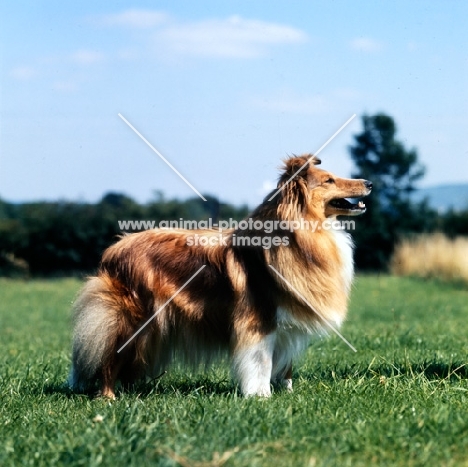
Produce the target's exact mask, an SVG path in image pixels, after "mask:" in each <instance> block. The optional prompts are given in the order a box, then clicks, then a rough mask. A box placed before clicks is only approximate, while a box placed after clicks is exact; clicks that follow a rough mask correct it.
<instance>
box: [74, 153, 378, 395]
mask: <svg viewBox="0 0 468 467" xmlns="http://www.w3.org/2000/svg"><path fill="white" fill-rule="evenodd" d="M309 158H310V163H309V164H308V165H306V166H305V167H303V169H302V170H301V171H300V172H299V173H298V174H297V176H296V177H294V178H293V179H292V180H291V181H290V182H288V180H289V179H290V178H291V177H292V175H293V174H294V173H295V172H296V171H297V170H299V168H301V167H302V166H303V165H304V164H305V163H306V162H307V161H308V160H309ZM319 162H320V161H318V160H317V159H314V158H311V156H310V155H306V156H301V157H292V158H289V159H288V160H286V161H285V166H284V168H283V172H282V175H281V176H280V179H279V182H278V187H279V188H283V189H282V191H281V192H280V193H279V194H278V195H277V196H276V197H274V198H273V199H272V200H271V201H269V200H268V198H269V197H270V196H271V195H272V194H273V193H274V192H272V193H271V194H270V195H269V196H267V197H266V198H265V200H264V202H263V203H262V204H261V205H260V206H259V207H258V208H257V209H256V210H255V211H254V212H253V213H252V215H251V216H250V217H251V218H252V219H253V220H254V221H255V220H261V221H266V220H279V221H293V220H300V219H301V218H302V219H305V220H311V221H319V222H323V221H324V220H325V219H326V218H327V217H336V215H339V214H340V212H339V211H338V212H337V211H336V209H334V208H333V206H332V205H331V204H330V201H331V200H332V199H338V198H344V197H358V196H365V195H367V194H368V193H369V192H370V189H369V186H370V185H369V182H366V181H365V180H348V179H341V178H337V177H335V176H334V175H333V174H330V173H329V172H325V171H323V170H320V169H318V168H316V167H315V166H314V165H315V164H318V163H319ZM330 180H333V183H332V182H331V181H330ZM275 191H276V190H275ZM196 233H198V234H199V235H205V236H211V235H212V236H218V235H219V232H217V231H196V232H194V231H189V230H150V231H145V232H141V233H136V234H131V235H127V236H124V237H123V238H122V239H121V240H119V241H118V242H117V243H116V244H114V245H113V246H111V247H110V248H108V249H107V250H106V251H105V252H104V254H103V257H102V261H101V264H100V267H99V270H98V274H97V276H96V277H92V278H90V279H89V280H88V282H87V283H86V284H85V286H84V287H83V289H82V291H81V292H80V294H79V296H78V298H77V300H76V302H75V304H74V325H75V328H74V338H73V355H72V369H71V372H70V378H69V383H70V386H71V387H72V388H73V389H75V390H84V389H86V388H89V387H91V386H92V385H93V384H94V382H96V381H99V382H100V383H101V393H102V394H103V395H105V396H108V397H114V388H115V383H116V381H117V380H121V381H122V382H123V383H131V382H133V381H135V380H136V379H137V378H140V377H143V376H145V375H157V374H159V373H160V372H161V371H163V370H164V369H165V368H166V367H167V366H169V365H170V364H171V362H173V361H174V359H175V358H177V359H179V360H182V361H183V362H185V363H187V364H190V365H195V366H196V365H199V364H200V363H210V362H211V361H212V360H213V359H215V358H216V357H217V356H219V355H220V354H223V353H227V354H229V355H230V358H231V363H232V371H233V374H234V377H235V378H236V379H237V380H238V382H239V384H240V387H241V390H242V392H243V393H244V394H245V395H246V396H249V395H258V396H269V395H270V393H271V390H270V382H272V381H273V382H274V381H278V382H280V383H281V384H282V385H283V386H284V387H285V388H287V389H288V390H291V389H292V382H291V368H292V361H293V360H294V359H295V358H296V357H297V355H298V354H300V353H301V352H302V351H303V350H304V349H305V348H306V347H307V344H308V342H309V340H310V338H311V336H312V335H313V334H314V333H316V332H320V330H321V329H323V328H324V327H325V326H324V323H323V321H322V320H321V318H319V316H317V314H316V313H315V312H314V310H317V311H318V312H319V313H320V314H321V315H322V316H323V317H325V319H326V320H327V321H330V323H332V324H333V325H334V326H339V325H340V324H341V323H342V321H343V320H344V318H345V316H346V311H347V302H348V295H349V290H350V286H351V281H352V277H353V261H352V242H351V239H350V237H349V236H348V234H347V233H345V232H344V231H340V230H325V229H322V230H317V231H315V232H311V231H308V230H296V231H294V232H289V231H275V232H272V233H270V234H267V233H265V232H263V231H258V230H252V231H228V232H224V234H223V235H224V239H225V241H226V243H227V246H225V245H222V244H219V245H217V246H200V245H198V246H189V243H190V242H189V239H190V237H193V235H194V234H196ZM236 235H241V236H259V235H261V236H270V237H274V236H278V235H279V236H280V237H284V236H286V237H287V239H288V245H283V244H281V245H278V246H274V245H273V246H272V247H271V248H270V249H264V248H262V247H261V246H258V247H254V246H250V247H242V246H238V245H237V244H236V243H235V241H234V237H235V236H236ZM202 265H205V268H204V269H203V270H202V271H201V272H200V273H199V274H198V275H197V276H196V277H195V278H194V279H193V280H192V281H191V282H190V283H189V284H188V285H187V286H186V287H185V288H184V289H183V290H182V291H181V292H180V293H179V294H178V295H176V296H175V297H174V299H173V300H172V301H171V302H170V303H169V304H168V305H167V306H166V307H164V309H163V310H162V311H160V312H159V313H157V314H156V316H155V317H154V319H153V320H152V321H150V323H149V324H148V325H147V326H146V327H145V328H144V330H143V331H142V332H141V333H139V334H138V335H137V337H135V338H134V339H133V340H132V341H131V342H130V343H129V344H128V345H127V346H126V347H125V348H124V349H123V350H122V351H121V352H117V350H118V349H120V348H121V347H122V345H124V344H125V343H126V342H127V341H128V340H129V339H130V338H131V337H132V336H133V335H134V334H135V333H136V332H137V331H138V330H139V329H140V327H141V326H142V325H143V324H144V323H145V322H146V321H147V320H148V319H150V318H151V317H152V316H154V315H155V313H156V311H157V310H159V309H160V308H161V307H162V305H163V304H164V303H165V302H166V301H167V300H168V299H169V298H171V297H172V296H173V295H174V294H175V293H176V292H177V291H178V290H179V289H180V288H181V286H182V285H183V284H184V283H185V282H186V281H187V280H188V279H189V278H190V277H191V276H192V275H193V274H194V273H195V272H196V271H197V270H198V269H199V268H200V267H201V266H202ZM269 265H271V266H273V267H274V268H275V269H276V270H277V271H278V272H279V273H280V274H281V275H282V276H283V277H284V278H285V279H286V280H287V281H288V282H289V283H290V284H291V285H292V288H290V287H289V286H288V285H287V284H286V283H285V282H284V281H283V280H282V279H281V278H279V277H278V276H277V275H276V274H275V273H274V272H273V271H272V270H271V269H270V268H269ZM300 295H302V296H303V297H304V298H306V299H307V301H308V303H309V304H311V305H312V308H313V309H311V308H310V307H309V306H308V305H307V304H305V303H304V302H303V300H302V299H301V297H300Z"/></svg>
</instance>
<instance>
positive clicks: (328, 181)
mask: <svg viewBox="0 0 468 467" xmlns="http://www.w3.org/2000/svg"><path fill="white" fill-rule="evenodd" d="M325 183H335V180H333V178H329V179H328V180H326V181H325Z"/></svg>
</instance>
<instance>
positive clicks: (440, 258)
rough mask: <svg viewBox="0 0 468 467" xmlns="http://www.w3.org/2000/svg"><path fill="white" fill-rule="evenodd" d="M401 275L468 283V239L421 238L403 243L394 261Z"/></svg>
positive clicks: (394, 270) (432, 236)
mask: <svg viewBox="0 0 468 467" xmlns="http://www.w3.org/2000/svg"><path fill="white" fill-rule="evenodd" d="M391 271H392V272H393V273H394V274H397V275H400V276H418V277H433V278H440V279H446V280H463V281H465V282H467V283H468V238H466V237H458V238H455V239H453V240H451V239H449V238H448V237H446V236H445V235H443V234H432V235H420V236H417V237H413V238H408V239H405V240H403V241H401V242H400V243H399V244H398V245H397V247H396V248H395V253H394V254H393V257H392V260H391Z"/></svg>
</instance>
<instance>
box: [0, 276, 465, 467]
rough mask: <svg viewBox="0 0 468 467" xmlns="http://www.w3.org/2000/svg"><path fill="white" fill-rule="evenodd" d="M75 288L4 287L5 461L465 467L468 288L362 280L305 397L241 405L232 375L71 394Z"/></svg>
mask: <svg viewBox="0 0 468 467" xmlns="http://www.w3.org/2000/svg"><path fill="white" fill-rule="evenodd" d="M79 286H80V283H79V281H77V280H72V279H62V280H50V281H42V280H33V281H28V282H21V281H13V280H6V279H3V280H0V297H1V298H0V342H1V349H2V352H1V356H0V400H1V405H0V440H1V441H0V443H1V450H0V465H3V466H7V465H15V466H16V465H39V466H41V465H42V466H49V465H54V464H58V465H86V466H95V465H111V466H121V465H122V466H123V465H130V466H142V465H159V466H174V465H181V466H200V467H201V466H219V465H226V466H246V467H247V466H249V467H250V466H263V465H265V466H271V465H277V466H278V467H279V466H292V465H298V466H335V465H337V466H347V465H352V466H361V465H379V466H385V465H402V466H423V465H431V466H432V465H434V466H441V465H445V466H451V465H453V466H459V465H468V370H467V367H466V364H467V363H468V290H467V289H466V287H465V288H463V287H462V286H461V285H450V284H449V283H441V282H437V281H434V280H426V281H425V280H422V279H415V278H402V277H391V276H361V277H359V278H358V279H357V281H356V285H355V288H354V290H353V296H352V302H351V309H350V315H349V319H348V321H347V322H346V323H345V325H344V327H343V328H342V333H343V335H344V336H345V337H346V338H347V339H348V340H349V341H350V342H351V343H352V344H353V345H354V346H355V347H356V348H357V349H358V352H357V353H353V352H352V351H351V350H350V349H349V348H348V347H347V346H346V345H345V344H344V343H343V342H342V341H341V340H340V339H339V338H337V337H335V336H332V337H330V338H329V339H327V340H317V341H315V342H314V343H312V345H311V346H310V348H309V350H308V352H307V354H306V355H305V356H304V358H303V359H302V361H301V362H299V364H297V365H296V367H295V370H294V384H295V392H294V393H293V394H288V393H284V392H277V393H275V394H274V395H273V397H272V398H271V399H269V400H259V399H255V398H252V399H243V398H242V397H240V395H239V394H238V392H237V390H236V388H235V386H234V385H233V384H232V383H231V381H230V379H229V372H228V371H227V369H226V366H223V365H220V366H219V367H216V368H214V369H211V370H210V371H209V372H208V373H206V374H195V375H193V374H192V375H189V374H187V373H186V372H183V371H182V370H176V371H172V372H170V373H168V374H166V375H164V376H162V377H161V378H159V379H158V380H157V381H154V382H152V383H151V384H143V383H142V384H141V386H139V387H138V388H137V389H136V390H135V391H132V392H126V393H120V394H119V395H118V399H117V400H116V401H115V402H109V401H106V400H102V399H90V398H89V397H87V396H85V395H77V394H72V393H70V392H69V390H68V389H67V388H65V387H64V386H63V383H64V381H65V379H66V377H67V372H68V367H69V359H70V352H69V348H70V323H69V309H70V303H71V301H72V300H73V297H74V295H75V293H76V291H77V289H78V288H79Z"/></svg>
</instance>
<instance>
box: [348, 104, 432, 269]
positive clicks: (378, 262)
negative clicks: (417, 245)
mask: <svg viewBox="0 0 468 467" xmlns="http://www.w3.org/2000/svg"><path fill="white" fill-rule="evenodd" d="M362 123H363V126H364V129H363V131H362V133H360V134H358V135H355V136H354V139H355V141H354V145H352V146H350V147H349V151H350V154H351V158H352V159H353V161H354V164H355V166H356V168H357V171H356V172H355V173H354V174H353V177H357V178H365V179H367V180H370V181H372V183H373V185H374V189H373V193H372V194H371V196H370V197H369V198H366V200H365V202H366V205H367V213H366V214H365V215H364V216H363V218H361V219H359V221H358V222H356V231H355V233H354V238H355V241H356V265H357V267H359V268H365V269H384V268H386V267H387V264H388V260H389V258H390V255H391V254H392V252H393V248H394V245H395V242H396V241H397V240H398V239H399V237H400V236H401V235H403V234H405V233H408V232H423V231H427V230H431V229H432V228H433V225H432V224H433V223H435V218H436V215H435V213H433V212H432V211H431V210H430V209H429V208H428V206H427V205H426V204H425V203H420V204H418V205H417V206H416V205H414V204H413V203H412V202H411V199H410V194H411V192H413V191H414V190H415V184H416V182H417V181H418V180H420V179H421V178H422V177H423V176H424V172H425V169H424V167H423V166H422V165H421V164H420V163H419V162H418V155H417V151H416V150H415V149H406V148H405V147H404V145H403V143H402V142H400V141H398V140H397V139H396V138H395V136H396V133H397V128H396V125H395V122H394V120H393V118H391V117H389V116H388V115H385V114H382V113H380V114H377V115H373V116H367V115H365V116H363V117H362Z"/></svg>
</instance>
